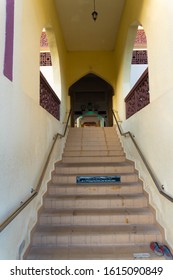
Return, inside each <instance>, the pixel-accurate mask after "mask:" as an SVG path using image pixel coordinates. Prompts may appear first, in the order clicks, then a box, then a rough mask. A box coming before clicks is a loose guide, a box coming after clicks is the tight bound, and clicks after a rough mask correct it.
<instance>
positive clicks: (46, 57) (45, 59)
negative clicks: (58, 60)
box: [40, 52, 52, 66]
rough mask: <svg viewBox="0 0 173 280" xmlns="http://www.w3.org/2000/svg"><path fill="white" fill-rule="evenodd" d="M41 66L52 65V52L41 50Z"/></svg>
mask: <svg viewBox="0 0 173 280" xmlns="http://www.w3.org/2000/svg"><path fill="white" fill-rule="evenodd" d="M40 66H52V60H51V54H50V52H41V53H40Z"/></svg>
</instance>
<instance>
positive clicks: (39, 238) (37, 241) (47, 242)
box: [33, 232, 162, 247]
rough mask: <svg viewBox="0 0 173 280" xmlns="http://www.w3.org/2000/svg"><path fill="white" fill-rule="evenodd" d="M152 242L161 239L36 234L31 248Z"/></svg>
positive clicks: (151, 236)
mask: <svg viewBox="0 0 173 280" xmlns="http://www.w3.org/2000/svg"><path fill="white" fill-rule="evenodd" d="M153 240H155V241H162V237H161V235H160V234H157V233H148V234H147V233H144V234H137V233H129V234H122V233H116V234H115V233H113V232H112V233H107V234H104V233H99V234H96V233H92V232H90V233H85V234H82V233H69V232H68V233H66V232H63V233H59V234H58V233H57V234H47V235H43V234H42V233H40V234H38V235H37V234H36V235H35V236H34V238H33V246H42V247H53V246H55V247H56V246H60V245H61V246H72V245H78V246H79V245H84V244H85V246H94V245H98V246H100V245H102V246H103V245H121V244H122V245H134V244H136V246H137V245H138V244H150V242H152V241H153Z"/></svg>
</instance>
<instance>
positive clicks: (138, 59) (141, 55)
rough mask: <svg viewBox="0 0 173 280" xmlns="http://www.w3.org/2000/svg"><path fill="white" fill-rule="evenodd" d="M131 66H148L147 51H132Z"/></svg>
mask: <svg viewBox="0 0 173 280" xmlns="http://www.w3.org/2000/svg"><path fill="white" fill-rule="evenodd" d="M131 63H132V64H148V58H147V51H146V50H139V51H133V54H132V62H131Z"/></svg>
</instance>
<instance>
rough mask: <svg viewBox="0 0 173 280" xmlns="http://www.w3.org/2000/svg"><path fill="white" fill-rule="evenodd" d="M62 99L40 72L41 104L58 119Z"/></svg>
mask: <svg viewBox="0 0 173 280" xmlns="http://www.w3.org/2000/svg"><path fill="white" fill-rule="evenodd" d="M60 103H61V102H60V100H59V98H58V97H57V95H56V94H55V92H54V91H53V89H52V88H51V86H50V85H49V83H48V82H47V81H46V79H45V77H44V76H43V74H42V73H41V72H40V105H41V106H42V107H43V108H44V109H45V110H47V111H48V112H49V113H50V114H51V115H52V116H54V117H55V118H56V119H57V120H59V119H60Z"/></svg>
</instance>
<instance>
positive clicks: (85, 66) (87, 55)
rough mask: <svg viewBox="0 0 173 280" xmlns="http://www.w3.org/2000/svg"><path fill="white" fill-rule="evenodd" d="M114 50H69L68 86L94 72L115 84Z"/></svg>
mask: <svg viewBox="0 0 173 280" xmlns="http://www.w3.org/2000/svg"><path fill="white" fill-rule="evenodd" d="M113 66H114V65H113V52H106V51H104V52H103V51H100V52H68V64H67V69H68V86H69V87H70V86H71V85H72V84H73V83H75V82H76V81H77V80H79V79H80V78H81V77H83V76H85V75H86V74H88V73H90V72H92V73H94V74H96V75H98V76H99V77H101V78H103V79H105V80H106V81H107V82H108V83H110V84H111V85H112V84H113V78H114V73H113Z"/></svg>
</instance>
